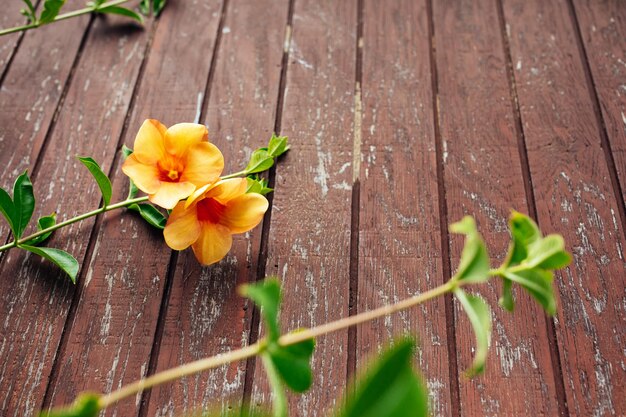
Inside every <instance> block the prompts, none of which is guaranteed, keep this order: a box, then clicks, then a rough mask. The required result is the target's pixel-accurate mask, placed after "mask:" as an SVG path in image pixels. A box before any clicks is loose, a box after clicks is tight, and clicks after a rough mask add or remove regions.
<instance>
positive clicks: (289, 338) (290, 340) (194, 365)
mask: <svg viewBox="0 0 626 417" xmlns="http://www.w3.org/2000/svg"><path fill="white" fill-rule="evenodd" d="M461 285H463V284H462V283H461V282H458V281H456V280H455V279H454V278H453V279H451V280H450V281H448V282H446V283H445V284H443V285H440V286H439V287H436V288H433V289H432V290H429V291H426V292H424V293H421V294H418V295H415V296H413V297H410V298H407V299H405V300H402V301H400V302H398V303H396V304H391V305H386V306H383V307H379V308H377V309H375V310H371V311H366V312H363V313H360V314H357V315H354V316H351V317H346V318H342V319H339V320H336V321H333V322H330V323H326V324H322V325H320V326H317V327H314V328H312V329H304V330H299V331H298V332H295V333H289V334H286V335H284V336H282V337H281V338H280V339H278V344H279V345H281V346H289V345H294V344H296V343H300V342H303V341H305V340H308V339H313V338H315V337H318V336H322V335H325V334H328V333H332V332H336V331H338V330H343V329H346V328H348V327H351V326H355V325H357V324H360V323H364V322H366V321H369V320H373V319H377V318H380V317H384V316H388V315H390V314H392V313H396V312H398V311H401V310H406V309H408V308H411V307H414V306H416V305H418V304H422V303H424V302H426V301H428V300H431V299H433V298H436V297H439V296H441V295H443V294H445V293H448V292H451V291H453V290H454V289H456V288H458V287H460V286H461ZM264 348H265V345H264V343H263V341H260V342H257V343H255V344H253V345H250V346H247V347H244V348H241V349H238V350H233V351H230V352H226V353H223V354H220V355H217V356H213V357H210V358H205V359H200V360H197V361H195V362H190V363H187V364H184V365H181V366H179V367H176V368H172V369H168V370H166V371H163V372H159V373H157V374H154V375H152V376H149V377H147V378H145V379H141V380H139V381H136V382H133V383H132V384H130V385H127V386H125V387H122V388H120V389H119V390H117V391H113V392H112V393H110V394H108V395H104V396H102V397H100V406H101V407H102V408H105V407H108V406H109V405H111V404H113V403H115V402H117V401H120V400H121V399H123V398H126V397H130V396H131V395H135V394H137V393H138V392H141V391H143V390H145V389H147V388H151V387H154V386H156V385H160V384H163V383H165V382H170V381H173V380H175V379H178V378H181V377H184V376H187V375H191V374H195V373H198V372H201V371H206V370H208V369H212V368H216V367H218V366H221V365H224V364H227V363H230V362H235V361H240V360H243V359H246V358H249V357H251V356H255V355H258V354H259V353H261V352H263V350H264ZM270 377H271V375H270Z"/></svg>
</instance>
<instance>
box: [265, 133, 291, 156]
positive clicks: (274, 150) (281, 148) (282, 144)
mask: <svg viewBox="0 0 626 417" xmlns="http://www.w3.org/2000/svg"><path fill="white" fill-rule="evenodd" d="M288 150H289V145H288V144H287V136H276V133H272V137H271V138H270V141H269V143H268V145H267V153H268V154H269V155H270V156H271V157H273V158H278V157H279V156H281V155H282V154H284V153H285V152H287V151H288Z"/></svg>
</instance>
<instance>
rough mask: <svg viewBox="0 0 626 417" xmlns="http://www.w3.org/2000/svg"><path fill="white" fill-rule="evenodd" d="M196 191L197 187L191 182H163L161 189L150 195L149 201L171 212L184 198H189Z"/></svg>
mask: <svg viewBox="0 0 626 417" xmlns="http://www.w3.org/2000/svg"><path fill="white" fill-rule="evenodd" d="M195 189H196V186H195V185H193V184H192V183H190V182H165V181H161V185H160V186H159V189H158V190H157V192H156V193H154V194H150V196H149V199H150V201H151V202H153V203H154V204H156V205H158V206H161V207H163V208H165V209H168V210H169V209H173V208H174V206H176V204H178V202H179V201H180V200H182V199H183V198H187V197H189V196H190V195H191V193H193V192H194V190H195Z"/></svg>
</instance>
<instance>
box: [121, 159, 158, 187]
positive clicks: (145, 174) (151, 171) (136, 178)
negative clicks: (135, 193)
mask: <svg viewBox="0 0 626 417" xmlns="http://www.w3.org/2000/svg"><path fill="white" fill-rule="evenodd" d="M122 171H123V172H124V174H126V175H128V177H129V178H130V179H131V180H133V182H134V183H135V185H136V186H137V188H139V189H140V190H141V191H143V192H145V193H148V194H153V193H155V192H157V190H158V189H159V186H160V184H161V181H159V170H158V169H157V167H156V166H154V165H146V164H143V163H141V162H140V161H139V160H138V159H137V157H136V156H135V154H134V153H133V154H132V155H130V156H129V157H128V158H126V161H124V165H122Z"/></svg>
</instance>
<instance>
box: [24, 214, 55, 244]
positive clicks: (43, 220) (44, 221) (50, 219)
mask: <svg viewBox="0 0 626 417" xmlns="http://www.w3.org/2000/svg"><path fill="white" fill-rule="evenodd" d="M56 222H57V214H56V213H52V214H51V215H49V216H44V217H40V218H39V220H38V221H37V230H38V231H42V230H45V229H47V228H49V227H52V226H54V225H55V224H56ZM51 234H52V232H47V233H44V234H43V235H39V236H37V237H34V238H32V239H30V240H28V241H26V242H24V244H26V245H32V246H37V245H39V244H40V243H42V242H44V241H45V240H46V239H48V238H49V237H50V235H51Z"/></svg>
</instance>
